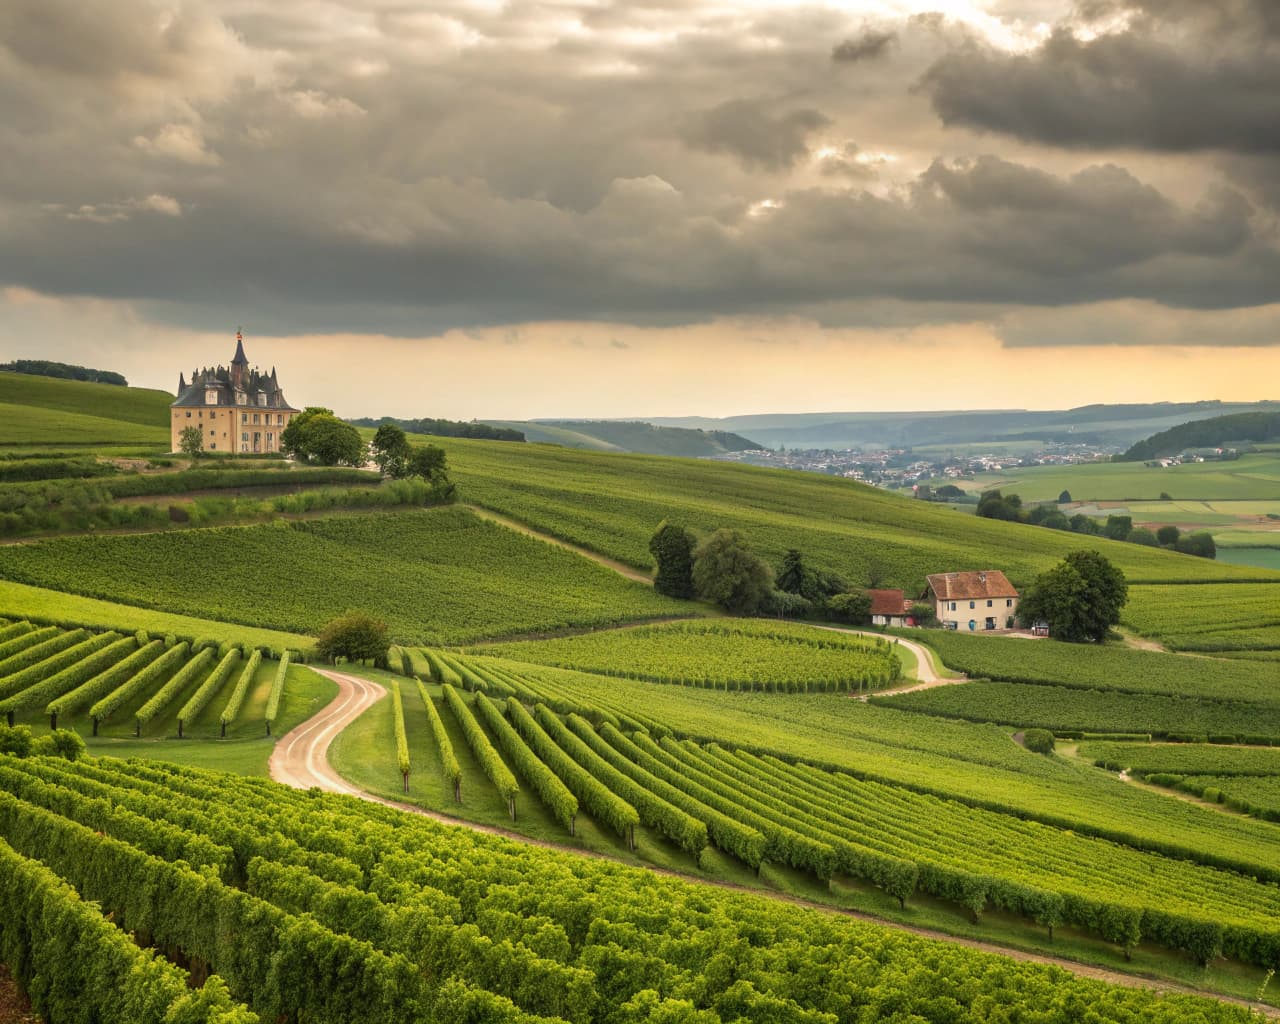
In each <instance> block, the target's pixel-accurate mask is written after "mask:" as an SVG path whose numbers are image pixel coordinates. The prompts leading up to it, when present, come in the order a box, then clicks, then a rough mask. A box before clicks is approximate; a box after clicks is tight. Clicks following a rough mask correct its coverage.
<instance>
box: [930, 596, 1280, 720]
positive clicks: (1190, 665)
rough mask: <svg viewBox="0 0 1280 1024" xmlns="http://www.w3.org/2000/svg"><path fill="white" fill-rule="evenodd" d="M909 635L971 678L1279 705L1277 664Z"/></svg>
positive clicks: (1122, 649) (942, 632) (944, 635)
mask: <svg viewBox="0 0 1280 1024" xmlns="http://www.w3.org/2000/svg"><path fill="white" fill-rule="evenodd" d="M1202 589H1207V588H1200V587H1196V588H1194V589H1192V588H1179V593H1184V592H1190V593H1198V592H1199V591H1200V590H1202ZM1214 589H1218V588H1214ZM912 635H913V637H915V638H917V639H919V640H922V641H924V642H925V643H927V644H928V645H929V646H930V647H932V648H933V649H934V650H936V651H937V652H938V654H939V655H940V656H941V658H942V660H943V661H944V662H945V663H946V664H947V665H949V666H950V667H951V668H954V669H958V670H960V671H962V672H964V673H966V674H968V675H970V676H972V677H974V678H977V679H982V678H987V679H999V680H1003V681H1005V682H1011V683H1048V684H1052V685H1054V686H1070V687H1075V688H1079V689H1084V690H1106V691H1114V692H1117V693H1133V694H1164V695H1166V696H1170V697H1188V698H1193V697H1194V698H1201V699H1205V700H1211V701H1228V702H1256V703H1259V704H1270V705H1273V706H1277V705H1280V664H1276V665H1270V664H1257V663H1246V662H1243V661H1240V662H1237V661H1226V660H1224V659H1209V658H1188V657H1184V656H1182V655H1178V654H1163V653H1161V652H1159V651H1139V650H1133V649H1130V648H1125V647H1111V646H1095V645H1091V644H1066V643H1059V642H1057V641H1052V640H1048V641H1042V642H1039V643H1027V642H1026V641H1025V640H1020V639H1009V638H1004V637H982V636H966V635H965V634H963V633H959V632H954V633H952V632H947V631H945V630H936V629H935V630H929V631H927V632H924V633H920V632H918V631H917V632H915V633H913V634H912ZM1121 724H1122V725H1123V720H1121Z"/></svg>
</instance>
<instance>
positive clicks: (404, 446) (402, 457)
mask: <svg viewBox="0 0 1280 1024" xmlns="http://www.w3.org/2000/svg"><path fill="white" fill-rule="evenodd" d="M369 454H370V455H372V456H373V461H374V462H376V463H377V464H378V468H379V469H380V470H382V475H383V476H389V477H391V479H393V480H399V479H400V478H401V477H403V476H404V475H405V474H406V473H407V472H408V468H409V438H408V436H407V435H406V434H405V432H404V430H402V429H401V428H400V427H398V426H397V425H396V424H394V423H384V424H382V426H380V427H379V428H378V430H377V433H375V434H374V435H373V442H372V443H371V444H370V445H369Z"/></svg>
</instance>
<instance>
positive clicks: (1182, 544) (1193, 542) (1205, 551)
mask: <svg viewBox="0 0 1280 1024" xmlns="http://www.w3.org/2000/svg"><path fill="white" fill-rule="evenodd" d="M1177 550H1179V551H1181V552H1182V553H1183V554H1184V555H1195V556H1196V557H1197V558H1217V557H1218V545H1217V544H1216V543H1215V542H1214V539H1213V534H1211V533H1208V532H1206V531H1205V530H1197V531H1196V532H1195V533H1189V534H1187V535H1186V536H1184V537H1179V538H1178V543H1177Z"/></svg>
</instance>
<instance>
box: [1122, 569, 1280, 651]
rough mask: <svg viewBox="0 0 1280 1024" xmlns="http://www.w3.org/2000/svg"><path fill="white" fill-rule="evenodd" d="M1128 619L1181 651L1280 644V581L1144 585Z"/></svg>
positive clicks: (1132, 598) (1132, 597) (1134, 594)
mask: <svg viewBox="0 0 1280 1024" xmlns="http://www.w3.org/2000/svg"><path fill="white" fill-rule="evenodd" d="M1123 617H1124V622H1125V623H1126V624H1128V625H1131V626H1132V627H1133V628H1134V629H1136V630H1138V632H1140V633H1142V634H1144V635H1146V636H1153V637H1157V638H1158V639H1160V640H1162V641H1163V642H1164V643H1165V644H1166V646H1168V647H1170V648H1172V649H1173V650H1179V651H1206V652H1214V651H1243V650H1251V649H1277V648H1280V584H1277V583H1270V584H1263V583H1256V584H1248V585H1245V586H1239V585H1232V586H1228V587H1224V586H1213V585H1210V586H1198V587H1177V588H1174V587H1168V586H1140V587H1133V588H1131V589H1130V591H1129V604H1128V605H1127V606H1126V607H1125V610H1124V616H1123Z"/></svg>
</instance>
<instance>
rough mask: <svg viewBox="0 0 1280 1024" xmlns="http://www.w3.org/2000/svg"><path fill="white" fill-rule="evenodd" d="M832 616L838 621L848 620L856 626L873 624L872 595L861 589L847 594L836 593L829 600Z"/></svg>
mask: <svg viewBox="0 0 1280 1024" xmlns="http://www.w3.org/2000/svg"><path fill="white" fill-rule="evenodd" d="M827 607H828V608H829V609H830V611H831V617H832V618H833V619H835V620H836V621H837V622H848V623H851V624H852V625H855V626H868V625H870V624H871V595H870V594H864V593H861V592H859V591H850V592H849V593H847V594H836V595H835V596H834V597H833V598H831V600H830V601H828V602H827Z"/></svg>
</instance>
